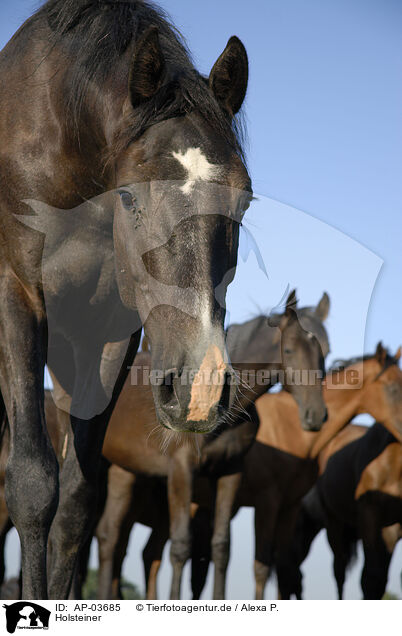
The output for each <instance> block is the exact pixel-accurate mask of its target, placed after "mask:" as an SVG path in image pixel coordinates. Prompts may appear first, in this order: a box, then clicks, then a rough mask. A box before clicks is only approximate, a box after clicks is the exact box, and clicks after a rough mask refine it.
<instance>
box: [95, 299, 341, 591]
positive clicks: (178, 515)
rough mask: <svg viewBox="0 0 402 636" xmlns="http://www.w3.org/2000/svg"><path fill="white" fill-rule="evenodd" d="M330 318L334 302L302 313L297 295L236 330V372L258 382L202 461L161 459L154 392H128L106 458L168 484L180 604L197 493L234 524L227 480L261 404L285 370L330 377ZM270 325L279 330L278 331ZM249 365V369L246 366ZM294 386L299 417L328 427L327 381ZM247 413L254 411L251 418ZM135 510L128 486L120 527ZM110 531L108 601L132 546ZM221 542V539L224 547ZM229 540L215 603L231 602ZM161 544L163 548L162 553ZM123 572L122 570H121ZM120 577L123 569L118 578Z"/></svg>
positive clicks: (179, 453)
mask: <svg viewBox="0 0 402 636" xmlns="http://www.w3.org/2000/svg"><path fill="white" fill-rule="evenodd" d="M327 312H328V297H327V296H326V295H324V296H323V298H322V299H321V301H320V303H319V304H318V305H317V307H315V308H303V309H300V310H298V309H297V308H296V301H295V295H294V292H292V293H291V294H290V295H289V298H288V301H287V306H286V309H285V311H284V312H283V314H282V315H279V316H277V315H275V316H272V317H271V318H270V319H269V320H267V318H266V317H265V316H260V317H258V318H256V319H254V320H253V321H251V322H249V323H244V325H235V326H233V327H229V329H228V338H227V342H228V351H229V356H230V359H231V360H232V363H233V366H234V368H235V369H237V370H238V371H239V372H240V371H244V369H247V370H248V372H249V375H248V379H249V380H250V378H253V380H252V381H253V384H250V383H249V382H248V383H247V385H246V386H245V387H242V394H241V396H240V398H239V400H241V407H242V408H241V410H240V411H239V413H238V414H236V411H235V412H234V415H233V416H232V417H231V421H230V422H229V426H227V427H226V428H225V429H222V431H221V432H220V434H219V435H217V436H216V435H214V436H210V437H209V438H206V439H205V441H204V444H203V446H200V451H199V452H200V456H199V453H198V451H197V449H195V448H194V447H193V448H192V447H189V446H183V445H182V446H181V447H180V448H176V447H175V446H174V444H171V445H170V446H168V447H167V448H166V450H165V453H163V452H161V449H160V444H159V440H158V434H157V432H155V420H154V418H153V416H152V399H151V394H150V391H149V388H147V387H146V386H144V387H141V388H140V387H138V386H130V385H129V384H127V385H126V387H125V389H124V391H123V394H122V396H121V399H120V401H119V403H118V405H117V407H116V411H115V413H114V415H113V416H112V419H111V422H110V426H109V429H108V432H107V434H106V437H105V444H104V449H103V452H104V455H105V457H107V458H108V459H109V461H111V462H113V463H115V464H118V465H119V466H121V467H123V468H126V469H128V470H130V471H132V472H133V473H146V474H153V475H167V476H168V484H169V507H170V538H171V541H172V549H171V561H172V565H173V580H172V590H171V594H172V597H174V598H176V597H178V596H179V594H180V581H181V574H182V569H183V566H184V563H185V561H186V559H187V558H188V556H189V554H190V552H191V535H192V532H191V527H190V517H191V515H190V510H191V502H192V501H193V502H194V501H198V500H197V496H196V493H200V492H202V497H203V500H202V503H205V497H207V499H208V501H209V503H210V504H211V505H212V506H214V502H215V507H216V510H217V514H216V519H220V517H219V514H221V513H222V511H223V512H224V515H225V518H226V517H228V518H229V520H230V509H231V503H230V502H231V499H230V496H231V493H230V492H229V493H227V492H226V491H225V485H226V483H227V478H226V476H225V472H230V471H233V470H236V471H238V470H239V467H240V466H241V458H242V456H243V455H244V454H245V452H246V451H247V449H248V448H249V446H250V444H251V443H252V441H253V439H254V436H255V432H256V428H257V425H258V422H256V418H255V412H254V411H253V409H252V407H253V403H254V400H255V399H256V398H257V397H258V394H259V393H260V394H261V393H262V392H265V391H266V390H267V388H269V387H270V386H271V385H272V384H274V383H275V382H276V380H277V377H278V373H279V372H280V371H281V369H284V368H286V369H288V371H289V373H295V374H296V373H297V371H302V370H304V371H309V370H311V371H319V372H321V373H322V370H323V353H322V349H321V344H322V348H323V350H324V354H326V353H327V352H328V349H329V346H328V340H327V336H326V333H325V330H324V328H323V325H322V322H321V320H324V319H325V318H326V315H327ZM270 323H274V324H275V325H276V326H272V324H270ZM302 324H303V325H304V327H307V326H308V327H309V330H306V329H305V328H303V327H302V326H301V325H302ZM232 331H233V332H234V333H232ZM313 334H315V335H313ZM318 339H319V340H318ZM320 343H321V344H320ZM283 351H286V353H285V356H284V357H285V361H283V360H282V361H281V359H282V352H283ZM141 356H144V354H141ZM141 360H142V361H144V360H145V358H141ZM241 360H244V361H245V362H244V364H243V365H242V366H241V363H240V361H241ZM270 360H273V362H270ZM247 361H248V362H247ZM139 362H140V361H138V369H139V372H137V371H136V373H135V377H136V379H138V378H142V377H143V374H142V371H141V370H140V365H139ZM285 365H286V366H285ZM136 366H137V365H136ZM134 368H136V367H134ZM264 370H265V371H271V375H269V374H267V373H266V374H265V376H264V377H265V381H264V382H260V383H259V382H258V376H257V375H256V372H258V371H259V372H261V371H264ZM251 371H254V374H252V373H250V372H251ZM318 375H319V374H318ZM317 377H318V376H317ZM289 382H290V385H289V390H290V391H291V392H292V394H295V396H297V397H298V399H299V404H300V406H299V412H300V413H301V414H302V415H303V422H304V424H305V426H309V425H311V424H312V423H313V424H314V426H318V424H319V423H320V420H321V421H322V419H323V418H324V416H325V407H324V408H323V402H322V397H321V380H319V381H318V382H317V381H314V382H313V383H312V384H310V385H308V384H302V383H301V384H298V385H296V384H292V383H291V379H289ZM136 392H139V393H140V395H141V399H140V398H139V397H138V398H136V397H135V394H136ZM239 408H240V407H239ZM244 409H247V410H246V411H244ZM134 413H135V418H134V416H133V414H134ZM128 442H130V443H128ZM211 448H212V450H211ZM200 475H203V476H204V484H203V485H204V486H205V480H207V481H210V482H211V484H212V488H211V487H209V488H208V487H207V489H206V490H207V494H206V495H205V490H204V489H203V488H202V487H200ZM194 480H195V481H194ZM193 484H194V488H195V491H194V489H193ZM123 490H124V492H123ZM228 495H229V496H228ZM130 502H131V488H130V485H129V480H128V481H127V484H126V486H125V487H124V489H122V491H121V493H120V503H121V505H120V506H119V509H117V507H114V509H113V515H114V518H115V519H121V521H120V523H123V517H124V515H126V514H128V515H130V514H132V513H127V510H129V509H130V507H131V506H134V507H135V501H134V502H132V503H130ZM200 515H202V512H201V511H200V512H199V514H197V518H199V517H200ZM103 523H105V524H106V523H109V527H112V525H113V533H109V534H108V537H107V539H106V536H105V533H104V532H102V541H103V543H104V544H106V546H107V547H106V546H105V545H102V547H101V548H100V552H101V553H102V554H103V555H105V554H106V551H107V550H108V555H109V556H108V557H107V558H102V559H100V572H101V575H100V581H101V583H102V588H101V589H100V591H99V593H100V596H101V597H102V598H107V597H110V594H111V587H110V586H111V575H110V571H111V570H110V568H111V563H112V561H113V558H115V557H113V555H114V553H115V552H117V553H118V554H120V555H121V554H123V553H124V552H125V549H126V546H127V541H126V542H125V545H124V539H122V540H121V541H120V540H119V534H118V532H117V530H118V526H119V523H117V522H114V521H112V520H111V519H110V521H109V522H107V521H106V520H105V519H103V520H102V521H101V525H102V524H103ZM219 530H220V528H219ZM97 534H98V533H97ZM126 536H127V534H126ZM208 536H210V533H208ZM98 538H99V534H98ZM166 539H167V537H166ZM166 539H165V540H166ZM212 539H213V537H212ZM217 539H221V541H220V543H219V542H218V541H217ZM223 539H224V541H222V535H219V533H218V532H216V533H215V551H214V554H213V557H214V563H215V568H216V569H215V574H216V578H217V581H216V582H215V591H214V594H215V595H223V594H224V590H223V589H222V587H221V586H222V579H220V580H219V576H220V574H221V572H222V568H221V567H220V564H221V563H222V560H226V559H227V558H228V549H229V542H228V539H226V537H223ZM117 541H120V544H119V546H118V547H116V545H117ZM194 543H195V540H194ZM197 543H198V541H197ZM200 543H201V537H200ZM122 544H123V547H122ZM161 544H162V541H160V542H159V544H158V545H159V546H160V545H161ZM159 550H160V554H161V549H160V548H159ZM159 560H160V557H158V558H155V562H157V561H159ZM121 562H122V561H121ZM119 567H121V563H120V566H119ZM107 568H109V570H108V571H109V575H108V576H109V583H108V585H105V587H103V582H104V581H106V580H107V579H108V577H107V576H103V574H102V572H103V571H104V569H107ZM118 569H119V568H118V567H116V568H115V571H118ZM223 582H224V581H223Z"/></svg>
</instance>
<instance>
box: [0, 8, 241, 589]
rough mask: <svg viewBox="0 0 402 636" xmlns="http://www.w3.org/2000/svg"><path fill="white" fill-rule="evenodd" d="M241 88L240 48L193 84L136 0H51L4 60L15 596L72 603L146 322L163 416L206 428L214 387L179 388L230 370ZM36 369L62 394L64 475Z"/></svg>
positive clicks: (4, 349) (177, 52)
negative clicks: (18, 582) (111, 426)
mask: <svg viewBox="0 0 402 636" xmlns="http://www.w3.org/2000/svg"><path fill="white" fill-rule="evenodd" d="M247 82H248V61H247V54H246V51H245V49H244V46H243V45H242V43H241V42H240V40H239V39H238V38H236V37H232V38H230V40H229V42H228V44H227V46H226V48H225V50H224V52H223V53H222V55H221V56H220V57H219V59H218V60H217V61H216V63H215V64H214V66H213V68H212V70H211V73H210V75H209V77H208V78H205V77H203V76H201V75H200V74H199V73H198V72H197V71H196V69H195V68H194V66H193V64H192V62H191V59H190V56H189V54H188V52H187V49H186V46H185V44H184V43H183V41H182V38H181V36H180V34H179V33H178V32H177V30H176V29H175V28H174V27H173V26H172V25H170V24H169V22H168V21H167V19H166V17H165V16H164V15H163V13H162V12H161V11H160V10H157V9H156V8H154V6H153V5H152V4H150V3H148V2H146V0H143V1H141V2H137V1H135V0H132V1H130V0H127V1H126V2H120V0H47V2H45V3H44V4H43V6H41V7H40V8H39V9H38V11H37V12H36V13H35V14H34V15H33V16H32V17H31V18H29V19H28V20H27V21H26V22H25V23H24V24H23V25H22V27H21V28H20V29H19V30H18V31H17V33H16V34H15V35H14V37H13V38H12V39H11V40H10V42H9V43H8V44H7V45H6V47H5V48H4V49H3V50H2V51H1V53H0V111H1V113H2V116H1V119H0V148H1V150H0V244H1V250H0V281H1V288H0V295H1V298H2V302H1V305H0V341H1V350H0V392H1V394H2V400H0V411H1V413H0V419H2V414H3V412H4V409H6V410H7V414H8V419H9V423H10V430H11V436H10V453H9V457H8V464H7V471H6V476H7V478H6V485H5V488H6V499H7V504H8V508H9V511H10V516H11V517H12V519H13V521H14V523H15V526H16V528H17V530H18V533H19V536H20V540H21V549H22V570H23V588H24V589H23V595H24V596H25V597H27V598H30V599H41V598H47V596H48V592H49V593H50V594H51V595H52V597H53V598H65V597H66V596H67V594H68V590H69V587H70V584H71V580H72V576H73V571H74V566H75V562H76V558H77V553H78V550H79V548H80V546H81V544H82V541H83V539H84V537H85V534H86V532H87V531H88V530H89V526H90V524H91V518H92V516H93V513H94V507H95V503H96V489H97V482H98V470H99V465H100V457H101V451H102V444H103V439H104V434H105V430H106V427H107V423H108V420H109V418H110V415H111V412H112V410H113V407H114V404H115V403H116V401H117V398H118V396H119V393H120V391H121V389H122V387H123V384H124V381H125V379H126V376H127V369H128V366H129V365H130V364H132V361H133V360H134V356H135V353H136V351H137V349H138V344H139V340H140V332H141V327H142V326H144V329H145V331H146V333H147V335H148V336H149V340H150V343H151V345H152V368H153V369H154V370H155V371H157V372H158V373H160V375H161V382H160V383H159V384H157V385H155V386H153V394H154V399H155V405H156V410H157V415H158V418H159V420H160V421H161V422H162V423H163V424H164V425H165V426H166V427H168V428H170V429H172V430H175V431H184V430H185V431H194V432H200V433H201V432H204V433H205V432H210V431H212V430H214V429H215V428H216V427H217V426H218V425H219V424H220V419H221V417H222V416H223V415H224V414H225V412H226V411H227V407H228V405H229V402H230V396H229V395H228V393H229V391H228V389H227V388H226V387H227V384H226V383H224V382H222V383H211V382H209V383H208V382H206V381H201V382H197V383H195V382H194V381H193V378H197V380H198V379H200V377H201V378H203V377H204V376H205V375H208V373H214V374H215V373H216V374H217V376H218V377H219V378H220V379H222V378H223V377H224V376H225V375H226V374H227V375H228V376H230V375H231V374H232V370H231V368H230V366H229V365H228V363H227V359H226V357H225V345H224V328H223V325H224V316H225V310H224V297H225V292H226V287H227V285H228V284H229V282H230V281H231V280H232V279H233V275H234V272H235V268H236V263H237V250H238V240H239V227H240V222H241V219H242V217H243V214H244V212H245V210H246V209H247V207H248V205H249V202H250V200H251V197H252V193H251V183H250V178H249V175H248V173H247V170H246V167H245V163H244V160H243V152H242V148H241V143H240V136H239V134H238V132H236V130H237V128H238V127H236V122H235V115H236V113H237V112H238V111H239V109H240V108H241V106H242V102H243V100H244V97H245V94H246V90H247ZM94 198H96V200H95V201H93V199H94ZM32 210H33V211H34V212H35V214H32ZM218 287H219V290H217V288H218ZM218 292H219V293H218ZM46 362H47V364H48V366H49V367H50V368H51V370H52V371H53V374H54V376H55V378H57V380H58V382H59V383H60V385H61V386H62V387H63V389H64V390H65V392H66V393H67V394H68V395H69V396H70V398H71V402H70V413H71V424H72V430H73V432H74V435H73V436H70V437H69V441H68V447H67V454H66V459H65V461H64V463H63V469H62V471H61V473H60V482H59V466H58V463H57V459H56V456H55V453H54V451H53V449H52V446H51V443H50V440H49V437H48V435H47V432H46V425H45V415H44V390H43V375H44V367H45V364H46ZM184 370H188V371H189V373H188V374H187V373H186V377H188V378H190V380H188V381H186V382H182V376H183V373H184ZM3 400H4V404H3ZM59 484H60V488H59ZM59 495H60V497H59ZM66 519H69V520H70V521H71V523H66ZM50 526H51V528H52V529H51V537H50V539H51V541H50V545H51V554H52V562H51V563H49V564H47V546H48V535H49V529H50ZM48 565H49V572H50V574H51V580H50V583H49V589H48V585H47V566H48Z"/></svg>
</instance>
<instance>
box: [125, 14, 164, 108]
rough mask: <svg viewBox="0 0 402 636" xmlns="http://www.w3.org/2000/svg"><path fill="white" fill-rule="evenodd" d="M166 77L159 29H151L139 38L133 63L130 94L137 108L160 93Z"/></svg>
mask: <svg viewBox="0 0 402 636" xmlns="http://www.w3.org/2000/svg"><path fill="white" fill-rule="evenodd" d="M164 75H165V58H164V55H163V52H162V49H161V45H160V41H159V32H158V29H157V27H154V26H152V27H149V28H148V29H147V30H146V31H145V33H143V34H142V36H141V37H140V38H139V40H138V42H137V44H136V46H135V50H134V55H133V60H132V62H131V69H130V75H129V80H128V84H129V94H130V99H131V104H132V106H133V107H134V108H135V107H136V106H139V105H140V104H141V103H142V102H144V101H146V100H147V99H149V98H150V97H152V96H153V95H155V93H156V92H157V91H158V89H159V88H160V87H161V85H162V83H163V79H164Z"/></svg>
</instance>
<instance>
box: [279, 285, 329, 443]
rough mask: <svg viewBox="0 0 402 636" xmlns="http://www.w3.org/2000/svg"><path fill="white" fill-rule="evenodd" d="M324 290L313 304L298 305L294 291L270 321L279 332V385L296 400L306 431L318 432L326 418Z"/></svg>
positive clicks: (327, 309)
mask: <svg viewBox="0 0 402 636" xmlns="http://www.w3.org/2000/svg"><path fill="white" fill-rule="evenodd" d="M329 303H330V301H329V297H328V294H326V293H325V292H324V294H323V296H322V298H321V300H320V301H319V303H318V304H317V306H316V307H302V308H298V307H297V300H296V292H295V291H292V292H291V293H290V294H289V296H288V298H287V301H286V309H285V311H284V313H283V314H276V315H273V316H271V317H270V318H269V319H268V320H269V324H270V325H271V326H278V327H279V329H280V331H281V359H282V376H283V377H282V384H283V387H284V388H285V389H286V390H287V391H289V392H290V393H291V394H292V395H293V397H294V399H295V400H296V402H297V405H298V408H299V415H300V422H301V425H302V428H303V429H304V430H306V431H318V430H320V429H321V426H322V424H323V422H324V421H325V420H326V418H327V409H326V406H325V402H324V398H323V394H322V384H323V380H324V378H325V358H326V356H327V355H328V353H329V340H328V335H327V332H326V329H325V327H324V325H323V322H324V321H325V320H326V318H327V316H328V312H329Z"/></svg>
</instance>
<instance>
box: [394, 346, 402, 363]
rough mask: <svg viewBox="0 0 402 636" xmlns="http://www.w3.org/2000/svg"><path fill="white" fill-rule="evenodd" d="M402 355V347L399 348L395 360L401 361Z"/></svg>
mask: <svg viewBox="0 0 402 636" xmlns="http://www.w3.org/2000/svg"><path fill="white" fill-rule="evenodd" d="M401 355H402V347H398V351H397V352H396V354H395V355H394V359H395V360H400V359H401Z"/></svg>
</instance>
